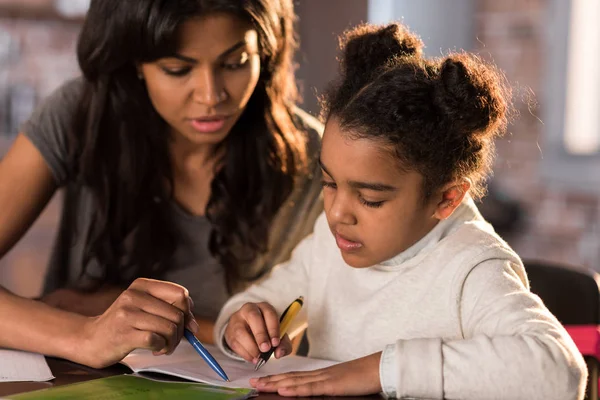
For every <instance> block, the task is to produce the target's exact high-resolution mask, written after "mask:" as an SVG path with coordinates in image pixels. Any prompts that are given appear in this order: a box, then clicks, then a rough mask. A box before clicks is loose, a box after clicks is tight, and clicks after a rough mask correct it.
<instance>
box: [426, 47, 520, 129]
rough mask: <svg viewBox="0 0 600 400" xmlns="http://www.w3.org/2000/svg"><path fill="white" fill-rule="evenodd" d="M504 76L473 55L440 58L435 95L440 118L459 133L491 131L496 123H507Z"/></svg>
mask: <svg viewBox="0 0 600 400" xmlns="http://www.w3.org/2000/svg"><path fill="white" fill-rule="evenodd" d="M503 78H504V77H503V76H499V73H498V72H497V70H496V69H495V68H488V67H487V65H486V64H485V63H484V62H483V61H482V60H480V59H479V58H478V57H477V56H474V55H468V54H454V55H451V56H449V57H447V58H445V59H443V60H442V61H441V65H440V67H439V75H438V79H437V82H435V96H434V101H435V103H436V105H437V107H438V109H439V110H440V111H441V113H442V115H441V116H442V119H443V120H445V121H448V123H450V124H451V125H452V126H453V128H454V129H453V131H454V132H456V133H458V134H469V135H470V134H486V133H488V132H489V133H492V134H493V133H494V132H495V131H496V129H494V128H495V127H496V126H497V125H498V124H504V123H506V113H507V108H508V104H507V102H506V101H507V100H506V99H507V96H506V95H507V90H508V89H507V87H506V86H504V85H503V82H504V79H503ZM508 97H509V96H508Z"/></svg>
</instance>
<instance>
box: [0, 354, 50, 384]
mask: <svg viewBox="0 0 600 400" xmlns="http://www.w3.org/2000/svg"><path fill="white" fill-rule="evenodd" d="M50 379H54V376H53V375H52V372H51V371H50V367H48V363H47V362H46V358H44V356H43V355H41V354H35V353H28V352H26V351H18V350H5V349H0V382H26V381H35V382H43V381H49V380H50Z"/></svg>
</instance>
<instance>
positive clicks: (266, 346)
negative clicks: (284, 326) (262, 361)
mask: <svg viewBox="0 0 600 400" xmlns="http://www.w3.org/2000/svg"><path fill="white" fill-rule="evenodd" d="M270 348H271V346H270V345H269V343H267V342H264V343H261V345H260V351H269V349H270Z"/></svg>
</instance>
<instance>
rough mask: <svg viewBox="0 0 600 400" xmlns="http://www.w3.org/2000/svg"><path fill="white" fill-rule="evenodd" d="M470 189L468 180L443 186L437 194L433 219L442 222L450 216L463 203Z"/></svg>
mask: <svg viewBox="0 0 600 400" xmlns="http://www.w3.org/2000/svg"><path fill="white" fill-rule="evenodd" d="M470 188H471V181H470V180H469V179H462V180H460V181H455V182H451V183H449V184H447V185H445V186H444V187H443V188H442V190H441V191H440V192H439V193H440V194H439V200H438V203H437V204H436V207H435V212H434V213H433V217H434V218H437V219H439V220H444V219H446V218H448V217H449V216H451V215H452V213H453V212H454V210H456V208H457V207H458V206H459V205H460V203H461V202H462V201H463V199H464V198H465V195H466V194H467V192H468V191H469V189H470Z"/></svg>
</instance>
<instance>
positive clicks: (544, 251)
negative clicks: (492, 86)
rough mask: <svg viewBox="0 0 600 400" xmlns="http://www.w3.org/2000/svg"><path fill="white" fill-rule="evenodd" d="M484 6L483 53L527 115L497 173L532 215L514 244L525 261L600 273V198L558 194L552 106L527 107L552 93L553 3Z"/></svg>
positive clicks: (506, 142) (506, 141) (479, 28)
mask: <svg viewBox="0 0 600 400" xmlns="http://www.w3.org/2000/svg"><path fill="white" fill-rule="evenodd" d="M477 6H478V7H477V14H476V32H477V36H478V39H479V41H478V43H479V49H478V50H479V52H480V54H481V55H482V56H484V57H489V58H492V59H493V60H494V62H495V63H496V64H497V65H498V66H499V67H501V68H502V69H503V70H505V71H506V74H507V77H508V78H509V80H510V81H511V83H512V84H513V85H515V88H516V94H517V96H516V98H517V103H516V106H517V109H518V111H519V114H520V115H519V117H518V119H517V120H516V121H515V122H514V123H513V124H512V125H511V127H510V134H509V135H507V136H506V137H505V138H503V139H501V140H500V141H499V142H498V149H497V150H498V157H497V160H496V165H495V168H494V171H495V177H494V180H493V183H494V185H495V186H497V187H498V188H499V189H500V190H501V191H502V192H503V193H505V194H506V195H508V196H509V197H511V198H513V199H515V200H517V201H518V202H520V203H521V204H522V206H523V208H524V210H525V221H524V224H522V225H521V227H520V228H519V229H518V230H517V231H516V232H515V233H514V234H512V235H510V236H509V237H507V239H508V241H509V242H510V244H511V245H512V246H513V247H514V248H515V249H516V250H517V251H518V252H519V254H520V255H521V256H522V257H523V258H537V259H546V260H553V261H558V262H565V263H570V264H581V265H585V266H588V267H591V268H594V269H596V270H600V232H599V230H600V202H599V199H598V197H597V196H594V195H590V194H586V193H583V192H581V193H578V192H577V191H572V190H571V191H566V190H560V189H554V188H551V187H550V186H549V185H548V184H547V183H546V182H545V181H544V179H543V178H542V174H541V167H542V166H541V160H542V157H543V153H544V151H545V145H546V144H545V142H544V135H545V126H544V124H543V121H541V120H540V117H539V115H541V114H543V112H542V111H543V110H544V107H545V105H546V101H545V99H544V98H543V97H541V95H539V96H536V97H535V101H536V102H537V106H536V105H533V103H531V102H528V101H527V99H528V97H529V96H531V94H532V93H542V92H543V90H544V89H545V87H544V84H545V83H544V81H543V79H544V74H545V72H546V70H547V66H546V65H545V60H546V59H547V54H546V52H547V50H548V46H549V45H550V44H549V43H548V42H547V36H546V34H547V29H548V26H547V17H548V13H549V6H550V0H503V1H497V0H477ZM581 172H582V173H592V172H591V171H581ZM598 172H600V171H598ZM484 202H485V200H484Z"/></svg>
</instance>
